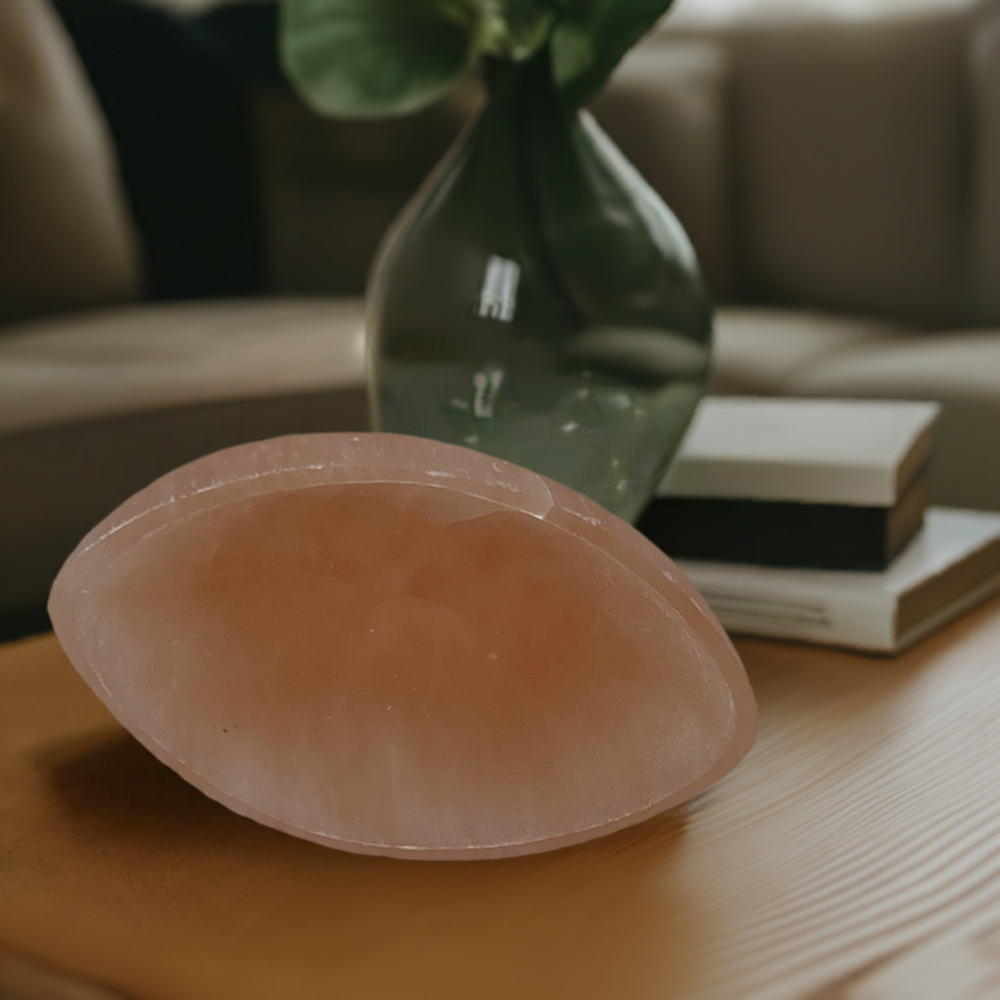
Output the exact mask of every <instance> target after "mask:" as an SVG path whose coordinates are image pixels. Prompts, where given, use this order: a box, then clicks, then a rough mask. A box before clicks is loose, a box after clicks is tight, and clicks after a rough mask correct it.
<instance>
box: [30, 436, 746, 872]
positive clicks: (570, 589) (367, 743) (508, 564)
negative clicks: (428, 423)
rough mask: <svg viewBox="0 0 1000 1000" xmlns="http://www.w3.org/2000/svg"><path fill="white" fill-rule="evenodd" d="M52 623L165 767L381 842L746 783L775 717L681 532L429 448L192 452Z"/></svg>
mask: <svg viewBox="0 0 1000 1000" xmlns="http://www.w3.org/2000/svg"><path fill="white" fill-rule="evenodd" d="M50 612H51V615H52V620H53V623H54V625H55V629H56V633H57V635H58V636H59V639H60V641H61V643H62V645H63V647H64V649H65V650H66V652H67V654H68V655H69V657H70V659H71V660H72V661H73V663H74V665H75V666H76V667H77V669H78V670H79V671H80V673H81V674H82V676H83V677H84V678H85V680H86V681H87V682H88V683H89V684H90V686H91V687H92V688H93V689H94V691H95V692H96V693H97V695H98V696H99V697H100V698H101V699H102V700H103V701H104V702H105V703H106V704H107V705H108V707H109V708H110V709H111V711H112V712H114V714H115V715H116V716H117V717H118V718H119V719H120V720H121V722H122V723H123V724H124V725H125V726H126V727H127V728H128V729H129V730H130V731H131V732H132V733H133V734H134V735H135V736H136V737H137V738H138V739H139V740H140V741H141V742H142V743H144V744H145V745H146V746H147V747H148V748H149V749H150V750H151V751H152V752H153V753H154V754H155V755H156V756H157V757H159V758H160V759H161V760H162V761H163V762H164V763H166V764H167V765H169V766H170V767H172V768H174V769H175V770H176V771H178V772H179V773H180V774H181V775H183V776H184V777H185V778H186V779H187V780H188V781H190V782H191V783H192V784H194V785H196V786H197V787H198V788H200V789H202V791H204V792H205V793H206V794H207V795H209V796H211V797H213V798H215V799H218V800H219V801H221V802H223V803H224V804H225V805H227V806H229V807H230V808H231V809H234V810H235V811H237V812H239V813H242V814H244V815H246V816H250V817H252V818H253V819H255V820H258V821H260V822H262V823H266V824H268V825H270V826H274V827H277V828H278V829H281V830H285V831H287V832H289V833H292V834H295V835H297V836H301V837H305V838H307V839H310V840H314V841H318V842H320V843H324V844H329V845H331V846H335V847H341V848H344V849H347V850H352V851H359V852H364V853H373V854H387V855H395V856H401V857H415V858H466V857H468V858H472V857H490V856H502V855H512V854H522V853H529V852H533V851H540V850H545V849H548V848H553V847H559V846H562V845H565V844H570V843H574V842H577V841H581V840H585V839H588V838H590V837H594V836H598V835H600V834H603V833H606V832H609V831H611V830H615V829H618V828H620V827H623V826H626V825H628V824H630V823H634V822H636V821H638V820H640V819H643V818H644V817H646V816H649V815H652V814H654V813H656V812H659V811H661V810H663V809H666V808H669V807H670V806H673V805H675V804H677V803H679V802H682V801H684V800H685V799H687V798H689V797H690V796H692V795H694V794H696V793H697V792H699V791H701V790H702V789H704V788H706V787H707V786H708V785H710V784H711V783H713V782H714V781H716V780H718V779H719V778H721V777H722V776H723V775H724V774H726V773H727V772H728V771H729V770H730V769H731V768H733V767H734V766H735V765H736V763H737V762H738V761H739V760H740V759H741V758H742V757H743V755H744V754H745V753H746V752H747V750H748V749H749V747H750V745H751V743H752V742H753V738H754V734H755V729H756V709H755V705H754V700H753V695H752V693H751V690H750V687H749V684H748V682H747V678H746V675H745V673H744V671H743V668H742V666H741V664H740V662H739V659H738V657H737V655H736V653H735V651H734V650H733V648H732V646H731V644H730V643H729V640H728V639H727V638H726V636H725V633H724V632H723V631H722V629H721V627H720V626H719V625H718V623H717V622H716V620H715V618H714V617H713V616H712V614H711V612H710V611H709V610H708V608H707V606H706V605H705V603H704V602H703V601H702V599H701V598H700V597H699V596H698V594H697V593H696V592H695V591H694V589H693V588H692V587H691V585H690V584H689V583H688V581H687V580H686V579H685V578H684V577H683V576H682V574H681V573H680V571H679V570H678V569H677V568H676V567H675V566H674V565H673V564H672V563H671V562H670V560H669V559H667V557H666V556H664V555H663V554H662V553H661V552H660V551H659V550H658V549H656V548H655V547H654V546H653V545H651V544H650V543H649V542H648V541H646V539H644V538H643V537H642V536H641V535H640V534H639V533H638V532H636V531H635V530H634V529H633V528H631V527H630V526H629V525H627V524H626V523H625V522H624V521H621V520H619V519H618V518H615V517H613V516H612V515H610V514H608V513H607V512H606V511H605V510H604V509H603V508H601V507H599V506H597V505H596V504H594V503H593V502H591V501H590V500H588V499H586V498H585V497H583V496H581V495H580V494H578V493H575V492H574V491H572V490H569V489H567V488H566V487H563V486H560V485H558V484H556V483H554V482H551V481H549V480H546V479H543V478H542V477H540V476H537V475H535V474H534V473H531V472H528V471H527V470H525V469H522V468H520V467H518V466H514V465H510V464H507V463H505V462H502V461H499V460H497V459H492V458H489V457H487V456H485V455H482V454H479V453H477V452H473V451H469V450H467V449H464V448H459V447H456V446H453V445H447V444H441V443H438V442H432V441H427V440H422V439H418V438H411V437H404V436H399V435H392V434H367V435H364V434H363V435H349V434H317V435H306V436H300V437H285V438H276V439H274V440H270V441H263V442H258V443H255V444H249V445H243V446H240V447H238V448H232V449H229V450H226V451H222V452H218V453H216V454H214V455H210V456H208V457H207V458H203V459H200V460H199V461H197V462H194V463H192V464H190V465H187V466H184V467H183V468H181V469H178V470H176V471H175V472H173V473H171V474H170V475H169V476H166V477H164V478H163V479H160V480H158V481H157V482H156V483H154V484H153V485H152V486H150V487H148V488H147V489H145V490H143V491H142V492H141V493H139V494H137V495H136V496H134V497H133V498H132V499H131V500H129V501H128V502H127V503H125V504H124V505H123V506H122V507H120V508H119V509H118V510H117V511H115V513H114V514H112V515H111V516H110V517H109V518H107V519H106V520H105V521H104V522H102V523H101V524H100V525H98V526H97V527H96V528H95V529H94V530H93V531H92V532H91V533H90V534H89V535H88V536H87V538H85V539H84V540H83V541H82V542H81V543H80V546H79V547H78V548H77V550H76V551H75V552H74V554H73V555H72V556H71V557H70V559H69V560H68V561H67V563H66V564H65V566H64V567H63V570H62V572H61V573H60V575H59V578H58V579H57V580H56V583H55V585H54V587H53V590H52V597H51V601H50Z"/></svg>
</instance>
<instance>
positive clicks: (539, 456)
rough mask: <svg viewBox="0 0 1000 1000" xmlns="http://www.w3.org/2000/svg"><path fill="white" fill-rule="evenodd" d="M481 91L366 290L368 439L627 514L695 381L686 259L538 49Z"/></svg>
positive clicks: (678, 232)
mask: <svg viewBox="0 0 1000 1000" xmlns="http://www.w3.org/2000/svg"><path fill="white" fill-rule="evenodd" d="M487 83H488V88H489V99H488V101H487V103H486V105H485V107H484V109H483V110H482V112H481V113H480V115H479V116H478V118H477V119H476V120H475V122H474V123H473V124H471V125H470V126H469V127H468V128H467V129H466V131H465V132H464V133H463V135H462V136H461V137H460V138H459V140H458V142H457V143H456V145H455V146H454V147H453V149H452V150H451V151H450V152H449V154H448V155H447V156H446V157H445V160H444V162H443V163H442V164H441V165H440V166H439V167H438V169H437V170H436V171H435V172H434V173H433V174H432V175H431V177H430V178H429V179H428V181H427V183H426V184H425V185H424V186H423V188H422V189H421V191H420V192H418V194H417V196H416V197H415V199H414V200H413V201H412V202H411V204H410V205H409V206H408V208H407V209H406V210H405V211H404V212H403V214H402V216H401V217H400V219H399V220H398V221H397V223H396V224H395V225H394V227H393V228H392V229H391V230H390V232H389V234H388V235H387V237H386V240H385V242H384V243H383V246H382V248H381V249H380V251H379V254H378V256H377V258H376V262H375V265H374V267H373V271H372V277H371V281H370V283H369V290H368V318H367V329H368V352H369V388H370V396H371V400H372V406H373V423H374V426H375V427H376V428H377V429H378V430H383V431H392V432H396V433H403V434H413V435H417V436H420V437H428V438H435V439H438V440H441V441H449V442H452V443H455V444H460V445H465V446H467V447H471V448H475V449H477V450H479V451H483V452H486V453H487V454H490V455H495V456H497V457H499V458H503V459H506V460H508V461H511V462H516V463H517V464H519V465H523V466H526V467H527V468H529V469H532V470H534V471H535V472H539V473H541V474H543V475H546V476H549V477H551V478H552V479H555V480H558V481H559V482H562V483H565V484H566V485H568V486H571V487H573V488H574V489H576V490H579V491H580V492H582V493H584V494H586V495H587V496H589V497H591V498H592V499H594V500H596V501H597V502H598V503H600V504H602V505H603V506H604V507H606V508H607V509H608V510H610V511H612V512H613V513H615V514H617V515H619V516H620V517H623V518H625V519H626V520H629V521H632V522H634V521H635V520H636V519H637V518H638V516H639V514H640V513H641V512H642V509H643V508H644V506H645V505H646V503H647V502H648V500H649V499H650V497H651V495H652V492H653V489H654V488H655V485H656V483H657V482H658V481H659V479H660V478H661V477H662V475H663V474H664V472H665V470H666V468H667V466H668V464H669V462H670V460H671V458H672V457H673V455H674V453H675V452H676V450H677V448H678V446H679V444H680V441H681V438H682V436H683V434H684V431H685V429H686V427H687V425H688V423H689V421H690V419H691V416H692V414H693V412H694V409H695V406H696V405H697V403H698V400H699V398H700V397H701V395H702V392H703V389H704V385H705V381H706V378H707V373H708V364H709V352H710V345H711V326H712V324H711V305H710V301H709V298H708V294H707V291H706V287H705V283H704V281H703V279H702V275H701V271H700V269H699V266H698V262H697V259H696V257H695V253H694V250H693V248H692V246H691V243H690V241H689V240H688V238H687V236H686V234H685V233H684V230H683V229H682V228H681V226H680V224H679V223H678V222H677V220H676V218H675V217H674V215H673V214H672V213H671V212H670V210H669V209H668V208H667V207H666V205H665V204H664V203H663V201H662V200H661V199H660V198H659V196H658V195H657V194H656V193H655V192H654V191H653V190H652V189H651V188H650V187H649V185H648V184H646V182H645V181H644V180H643V179H642V178H641V177H640V175H639V174H638V173H637V171H636V170H635V169H634V168H633V167H632V166H631V164H630V163H629V162H628V161H627V160H626V159H625V157H624V156H623V155H622V154H621V153H620V152H619V150H618V149H617V148H616V147H615V146H614V144H613V143H612V142H611V141H610V139H608V137H607V136H606V135H605V134H604V133H603V132H602V131H601V129H600V128H599V127H598V126H597V124H596V123H595V122H594V120H593V118H592V117H591V116H590V115H589V113H587V112H586V111H579V110H576V109H569V108H566V107H565V106H564V104H563V102H562V101H561V98H560V95H559V92H558V90H557V88H556V86H555V84H554V81H553V76H552V71H551V66H550V60H549V55H548V51H547V49H543V50H542V51H541V52H540V53H538V54H537V55H536V56H534V57H533V58H532V59H530V60H529V61H526V62H523V63H501V62H495V63H492V64H491V65H490V66H488V73H487Z"/></svg>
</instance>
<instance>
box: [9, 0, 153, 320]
mask: <svg viewBox="0 0 1000 1000" xmlns="http://www.w3.org/2000/svg"><path fill="white" fill-rule="evenodd" d="M0 219H2V220H3V224H2V226H0V323H2V322H6V321H10V320H14V319H21V318H25V317H28V316H33V315H39V314H42V313H47V312H54V311H58V310H63V309H71V308H77V307H83V306H91V305H97V304H103V303H111V302H121V301H126V300H129V299H133V298H135V297H136V296H137V295H138V292H139V283H140V274H139V271H140V269H139V257H138V249H137V241H136V237H135V233H134V231H133V228H132V223H131V219H130V217H129V214H128V210H127V208H126V205H125V200H124V196H123V194H122V190H121V187H120V184H119V180H118V175H117V166H116V163H115V159H114V154H113V152H112V148H111V143H110V139H109V137H108V135H107V131H106V128H105V125H104V120H103V118H102V116H101V113H100V110H99V109H98V107H97V104H96V102H95V100H94V97H93V94H92V92H91V90H90V86H89V84H88V82H87V80H86V77H85V76H84V74H83V71H82V69H81V67H80V65H79V62H78V60H77V58H76V53H75V52H74V50H73V47H72V44H71V43H70V41H69V39H68V38H67V37H66V35H65V33H64V31H63V30H62V27H61V25H60V24H59V21H58V19H57V18H56V17H55V15H54V14H53V12H52V10H51V8H50V7H49V6H48V3H47V2H46V0H4V2H3V3H0Z"/></svg>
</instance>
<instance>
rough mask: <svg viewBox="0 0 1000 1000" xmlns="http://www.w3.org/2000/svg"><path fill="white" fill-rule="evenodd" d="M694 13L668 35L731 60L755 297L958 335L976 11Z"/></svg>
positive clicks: (932, 3)
mask: <svg viewBox="0 0 1000 1000" xmlns="http://www.w3.org/2000/svg"><path fill="white" fill-rule="evenodd" d="M684 6H685V5H684V4H683V3H682V5H681V7H682V8H684ZM686 6H687V10H686V11H685V10H684V9H681V10H678V11H677V15H678V16H677V17H676V19H673V18H668V19H667V21H666V24H665V26H664V29H663V30H664V33H667V34H669V33H670V32H671V31H673V32H674V33H680V34H684V35H685V36H692V37H698V38H711V39H722V40H723V41H724V42H725V44H726V46H727V48H728V51H729V55H730V60H731V62H730V68H731V81H732V88H731V93H732V102H733V103H732V115H733V137H732V150H733V156H734V172H735V176H736V190H735V197H736V204H737V206H738V210H739V243H740V249H741V258H740V268H741V270H742V271H743V272H744V274H743V276H744V279H745V290H746V292H747V294H748V297H751V298H753V299H755V300H757V301H767V302H780V303H782V304H787V305H796V304H798V305H808V306H809V307H812V308H825V309H834V310H841V311H857V312H862V313H867V314H873V315H879V314H881V315H888V316H895V317H900V318H904V319H907V320H912V321H915V322H920V323H925V324H928V325H931V324H939V323H947V324H949V325H960V324H961V323H963V322H965V321H966V311H967V287H966V284H965V274H964V267H965V248H966V240H967V228H966V206H967V201H966V199H967V173H968V156H969V143H968V141H967V140H968V136H967V116H968V103H967V93H968V90H967V79H966V60H967V49H968V41H969V35H970V23H971V20H972V18H973V15H974V12H975V8H976V6H977V4H976V0H897V2H893V3H874V2H872V3H846V2H844V0H813V2H810V3H808V4H805V3H790V2H788V0H782V2H776V0H738V2H737V0H717V2H712V3H708V2H703V3H698V2H694V3H689V4H688V5H686ZM716 8H722V12H721V13H719V12H718V11H715V9H716ZM713 11H715V14H714V15H713ZM682 14H684V15H685V16H680V15H682Z"/></svg>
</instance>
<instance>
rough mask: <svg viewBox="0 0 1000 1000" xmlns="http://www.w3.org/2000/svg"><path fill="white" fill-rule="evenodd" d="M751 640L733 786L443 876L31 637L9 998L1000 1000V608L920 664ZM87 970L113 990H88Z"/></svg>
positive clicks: (958, 630)
mask: <svg viewBox="0 0 1000 1000" xmlns="http://www.w3.org/2000/svg"><path fill="white" fill-rule="evenodd" d="M739 648H740V652H741V654H742V655H743V658H744V661H745V663H746V666H747V670H748V672H749V674H750V679H751V681H752V682H753V685H754V688H755V690H756V692H757V697H758V699H759V701H760V712H761V718H760V722H761V729H760V737H759V739H758V741H757V745H756V746H755V748H754V749H753V751H752V752H751V753H750V755H749V756H748V757H747V758H746V760H745V761H744V762H743V763H742V764H741V765H740V767H738V768H737V770H736V771H735V772H733V774H731V775H730V776H729V777H727V778H726V779H725V780H724V781H722V782H720V783H719V784H718V785H716V786H715V787H714V788H712V789H711V790H709V791H708V792H706V793H704V794H703V795H701V796H700V797H699V798H697V799H696V800H695V801H693V802H691V803H689V804H688V805H687V806H685V807H682V808H680V809H676V810H674V811H672V812H670V813H668V814H665V815H663V816H661V817H659V818H657V819H654V820H651V821H648V822H646V823H643V824H642V825H640V826H638V827H634V828H632V829H631V830H626V831H624V832H621V833H618V834H614V835H612V836H609V837H606V838H604V839H602V840H598V841H595V842H592V843H590V844H585V845H583V846H579V847H574V848H570V849H567V850H563V851H558V852H554V853H550V854H546V855H537V856H534V857H527V858H517V859H511V860H506V861H482V862H454V863H430V862H413V861H390V860H383V859H379V858H367V857H358V856H354V855H350V854H344V853H341V852H338V851H335V850H331V849H328V848H323V847H318V846H315V845H313V844H308V843H305V842H302V841H298V840H295V839H293V838H291V837H288V836H285V835H283V834H280V833H277V832H275V831H273V830H270V829H266V828H264V827H262V826H257V825H255V824H254V823H252V822H250V821H249V820H245V819H242V818H240V817H238V816H236V815H234V814H232V813H229V812H228V811H226V810H225V809H224V808H223V807H222V806H220V805H217V804H216V803H214V802H211V801H209V800H208V799H206V798H204V797H202V796H201V795H200V794H199V793H198V792H196V791H194V790H193V789H192V788H190V787H189V786H188V785H186V784H185V783H184V782H183V781H181V780H180V779H179V778H178V777H176V776H175V775H174V774H173V772H171V771H169V770H168V769H167V768H165V767H164V766H162V765H161V764H159V763H158V762H157V761H155V760H154V759H153V758H152V757H151V756H150V755H149V754H148V753H147V752H146V751H145V750H143V749H141V748H140V746H139V745H138V744H137V743H136V742H135V741H134V740H133V739H131V737H129V736H128V735H126V734H125V733H124V732H123V731H122V730H121V729H120V728H119V727H118V725H117V724H116V723H115V721H114V720H113V719H112V718H111V716H109V715H108V713H107V711H106V710H105V709H104V708H103V707H102V706H101V705H100V703H99V702H98V701H97V699H96V698H95V697H94V696H93V695H92V694H91V693H90V691H89V690H88V689H87V688H86V687H85V686H84V685H83V683H82V682H81V681H80V680H79V679H78V678H77V676H76V674H75V673H74V672H73V670H72V669H71V668H70V666H69V664H68V663H67V662H66V660H65V658H64V657H63V655H62V652H61V650H60V648H59V646H58V645H57V643H56V642H55V640H54V639H53V638H51V637H45V638H41V639H34V640H29V641H26V642H22V643H18V644H14V645H11V646H7V647H5V648H4V649H3V650H2V651H0V982H2V981H3V980H2V977H3V976H4V975H5V974H6V975H7V976H8V979H9V982H10V983H13V982H14V980H15V979H16V980H17V981H18V982H20V983H21V984H22V985H21V990H22V992H21V994H20V995H21V996H23V997H30V996H37V997H39V998H40V997H42V996H45V997H66V998H69V997H74V998H83V997H106V996H108V995H109V994H113V995H124V996H129V997H134V998H141V1000H154V998H155V1000H168V998H169V1000H227V998H230V997H232V998H240V1000H257V998H260V1000H265V998H266V1000H286V998H287V1000H313V998H315V1000H320V998H322V1000H381V998H386V1000H403V998H405V1000H423V998H427V1000H494V998H496V1000H501V998H502V1000H515V998H516V1000H533V998H538V1000H542V998H544V1000H562V998H566V1000H569V998H573V1000H591V998H593V1000H673V998H681V997H683V998H699V1000H701V998H704V1000H707V998H713V1000H715V998H725V1000H729V998H734V1000H754V998H760V1000H782V998H789V997H806V998H811V1000H833V998H838V1000H922V998H928V1000H986V998H996V997H1000V600H997V601H994V602H992V603H991V604H989V605H987V606H985V607H983V608H981V609H980V610H979V611H978V612H976V613H974V614H972V615H970V616H969V617H967V618H965V619H964V620H963V621H961V622H959V623H957V624H955V625H953V626H952V627H951V628H950V629H948V630H947V631H945V632H943V633H941V634H939V635H937V636H936V637H934V638H932V639H930V640H928V641H926V642H924V643H923V644H922V645H921V646H919V647H918V648H917V649H915V650H914V651H912V652H911V653H909V654H908V655H907V656H905V657H902V658H900V659H898V660H877V659H869V658H866V657H860V656H852V655H849V654H846V653H839V652H834V651H829V650H821V649H810V648H807V647H804V646H797V645H786V644H780V643H773V642H761V641H743V642H741V643H740V644H739ZM25 961H28V962H30V963H32V965H26V964H24V962H25ZM34 965H37V966H38V967H40V968H43V969H44V968H48V969H51V970H54V971H55V973H56V974H57V978H56V979H53V980H51V981H49V980H48V978H47V977H46V976H45V975H44V974H43V973H40V972H38V971H37V970H35V969H33V966H34ZM4 970H6V973H5V971H4ZM64 975H69V976H71V977H76V978H78V979H79V980H81V981H82V982H87V983H90V984H92V987H90V988H87V989H85V988H83V987H82V986H81V987H79V988H78V989H77V991H76V992H73V991H69V992H58V989H59V987H57V986H55V985H53V983H55V982H57V981H58V978H59V977H61V976H64ZM18 977H19V978H18ZM43 981H44V982H46V983H49V985H48V986H39V984H40V983H43ZM26 983H27V984H28V985H27V986H26V985H24V984H26ZM31 983H34V984H35V987H34V989H35V990H36V992H34V993H32V992H31V990H32V988H33V987H32V986H31ZM9 989H10V993H8V994H4V995H5V996H8V995H16V994H14V993H13V987H12V986H11V987H9ZM44 989H49V992H43V990H44ZM105 991H109V992H105Z"/></svg>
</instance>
